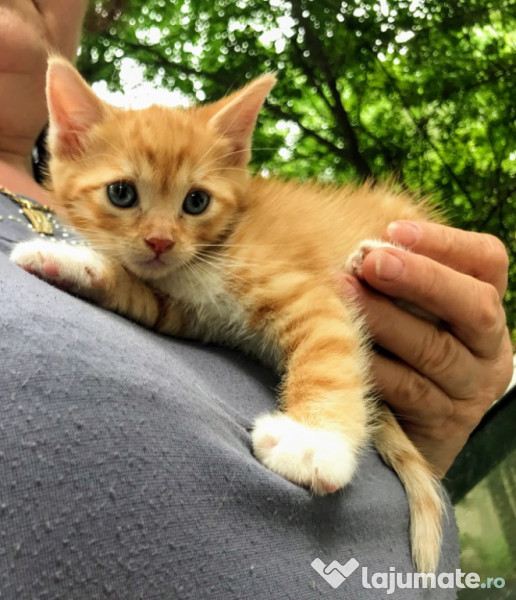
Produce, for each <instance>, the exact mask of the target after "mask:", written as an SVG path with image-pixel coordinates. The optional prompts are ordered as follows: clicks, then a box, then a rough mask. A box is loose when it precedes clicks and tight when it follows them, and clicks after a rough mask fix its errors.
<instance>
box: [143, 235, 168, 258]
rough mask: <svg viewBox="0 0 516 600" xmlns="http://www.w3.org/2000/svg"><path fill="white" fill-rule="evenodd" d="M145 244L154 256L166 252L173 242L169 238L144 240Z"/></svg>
mask: <svg viewBox="0 0 516 600" xmlns="http://www.w3.org/2000/svg"><path fill="white" fill-rule="evenodd" d="M145 243H146V244H147V246H149V248H152V250H154V252H155V253H156V254H158V255H159V254H163V252H165V251H166V250H168V249H169V248H171V247H172V246H173V245H174V240H171V239H170V238H155V237H151V238H145Z"/></svg>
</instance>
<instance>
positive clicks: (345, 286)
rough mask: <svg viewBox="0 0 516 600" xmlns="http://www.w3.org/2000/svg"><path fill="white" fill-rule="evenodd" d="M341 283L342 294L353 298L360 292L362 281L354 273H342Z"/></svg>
mask: <svg viewBox="0 0 516 600" xmlns="http://www.w3.org/2000/svg"><path fill="white" fill-rule="evenodd" d="M339 284H340V293H341V296H343V297H344V298H353V297H355V296H358V294H359V293H360V283H359V282H358V281H357V279H356V278H355V277H353V276H352V275H348V274H344V275H342V276H341V277H340V281H339Z"/></svg>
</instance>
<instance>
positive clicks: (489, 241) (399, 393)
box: [342, 221, 513, 476]
mask: <svg viewBox="0 0 516 600" xmlns="http://www.w3.org/2000/svg"><path fill="white" fill-rule="evenodd" d="M385 240H386V241H389V242H396V243H399V244H401V245H403V246H404V247H406V248H409V249H410V250H411V251H412V252H407V251H404V250H401V249H397V248H382V249H375V250H372V251H371V252H370V253H369V254H368V255H367V256H366V257H365V259H364V262H363V267H362V268H363V279H364V281H365V282H366V283H367V284H368V287H366V286H365V285H363V282H358V280H357V279H355V278H354V277H352V276H351V275H343V276H342V293H343V295H344V296H346V297H350V296H355V297H356V299H357V301H358V303H359V305H360V306H361V308H362V312H363V315H364V317H365V319H366V322H367V325H368V327H369V330H370V332H371V334H372V337H373V339H374V341H375V342H376V344H377V345H378V346H379V347H380V348H383V349H384V350H386V351H387V352H386V353H383V352H381V351H380V352H376V353H375V354H374V357H373V364H372V376H373V382H374V385H375V387H376V389H377V390H378V392H379V393H380V394H381V396H382V398H383V399H384V400H385V402H387V404H388V405H389V406H390V407H391V409H392V411H393V412H394V414H395V415H396V416H397V417H398V418H399V420H400V423H401V425H402V426H403V428H404V430H405V431H406V433H407V435H408V436H409V437H410V438H411V439H412V441H413V442H414V443H415V444H416V446H418V447H419V449H420V450H421V451H422V452H423V454H424V455H425V456H426V457H427V459H428V460H429V461H430V463H432V464H433V466H434V467H435V469H436V472H437V473H438V474H439V475H441V476H444V475H445V473H446V471H447V470H448V469H449V467H450V466H451V464H452V463H453V460H454V459H455V457H456V455H457V454H458V453H459V451H460V450H461V448H462V447H463V446H464V444H465V443H466V441H467V439H468V437H469V435H470V433H471V432H472V431H473V429H474V428H475V427H476V425H477V424H478V423H479V421H480V420H481V419H482V417H483V415H484V414H485V412H486V411H487V409H488V408H489V407H490V406H491V404H492V403H493V402H494V401H495V400H496V399H497V398H499V397H500V396H501V395H502V394H503V392H504V391H505V389H506V387H507V385H508V384H509V381H510V379H511V375H512V371H513V363H512V347H511V342H510V338H509V332H508V329H507V326H506V320H505V312H504V310H503V307H502V297H503V295H504V293H505V290H506V287H507V271H508V257H507V253H506V251H505V248H504V247H503V244H502V243H501V242H500V241H499V240H498V239H497V238H495V237H493V236H491V235H487V234H480V233H471V232H465V231H461V230H459V229H454V228H451V227H446V226H443V225H436V224H429V223H424V222H412V221H411V222H409V221H398V222H395V223H391V225H389V227H388V228H387V231H386V233H385ZM369 286H370V287H369ZM371 288H373V289H371ZM393 298H394V299H401V300H404V301H408V302H410V303H413V304H415V305H416V306H418V307H420V308H422V309H423V310H424V311H426V312H428V313H430V314H431V315H435V316H436V317H438V319H440V320H441V322H442V324H441V325H438V324H436V323H434V322H431V321H428V320H426V319H423V318H421V317H417V316H415V315H414V314H411V313H409V312H407V311H405V310H403V309H402V308H400V307H399V306H398V305H396V304H395V303H394V302H393V301H392V299H393Z"/></svg>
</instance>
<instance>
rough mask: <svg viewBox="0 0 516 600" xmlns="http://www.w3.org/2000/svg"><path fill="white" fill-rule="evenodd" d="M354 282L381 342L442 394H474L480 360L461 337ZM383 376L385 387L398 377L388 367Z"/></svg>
mask: <svg viewBox="0 0 516 600" xmlns="http://www.w3.org/2000/svg"><path fill="white" fill-rule="evenodd" d="M350 279H351V278H350V276H348V275H344V276H343V280H345V283H352V282H351V281H350ZM343 283H344V281H343ZM353 283H354V288H353V289H354V291H355V298H356V301H357V302H358V303H359V305H360V309H361V314H362V315H363V317H364V319H365V321H366V325H367V330H368V331H370V332H371V335H372V337H373V338H374V341H375V342H376V343H377V344H378V346H381V347H382V348H384V349H385V350H387V351H388V352H389V353H391V354H392V355H394V356H395V357H397V358H398V359H399V360H401V361H402V363H404V365H407V366H408V367H411V368H412V369H415V370H416V371H417V373H419V374H421V376H422V377H424V378H427V379H428V382H437V383H436V384H435V385H436V387H438V388H439V391H440V393H441V394H442V393H443V392H444V393H445V394H448V395H449V396H452V397H456V398H461V397H462V398H464V397H465V398H467V397H470V396H471V395H473V394H474V391H475V390H476V387H477V375H478V365H477V362H478V361H477V359H476V358H475V357H474V356H473V355H472V354H471V352H470V351H469V350H468V349H467V348H466V347H465V346H464V345H463V344H462V343H461V342H460V341H459V340H458V339H457V338H455V337H454V336H453V335H452V334H451V333H450V332H449V331H447V330H446V329H444V328H441V327H437V326H436V324H435V323H434V322H431V321H429V320H427V319H423V318H420V317H418V316H415V315H414V314H411V313H410V312H407V311H406V310H404V309H402V308H400V307H399V306H397V305H396V304H394V303H393V302H392V301H391V300H389V298H387V297H385V296H383V295H381V294H377V293H374V292H373V291H370V290H368V289H366V288H365V287H363V286H360V284H358V285H357V283H358V282H356V283H355V282H353ZM359 286H360V287H359ZM382 365H383V363H382ZM380 379H381V380H382V382H383V380H385V382H384V383H382V386H381V387H382V388H385V386H386V385H387V384H388V383H389V382H392V381H395V377H394V376H393V374H392V373H391V374H389V373H384V371H382V372H381V377H380ZM413 383H414V384H415V382H413ZM418 385H419V387H421V386H422V385H423V383H422V382H421V381H420V382H419V384H418ZM425 385H427V384H426V383H425ZM404 396H405V395H404ZM394 402H396V399H395V400H394ZM401 405H403V406H405V405H406V401H405V400H401ZM401 405H400V406H401ZM400 406H398V407H397V408H400Z"/></svg>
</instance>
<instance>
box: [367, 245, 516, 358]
mask: <svg viewBox="0 0 516 600" xmlns="http://www.w3.org/2000/svg"><path fill="white" fill-rule="evenodd" d="M362 270H363V277H364V279H365V281H367V283H368V284H369V285H370V286H372V287H373V288H374V289H375V290H377V291H379V292H381V293H383V294H386V295H387V296H391V297H393V298H399V299H402V300H405V301H408V302H410V303H412V304H414V305H416V306H418V307H420V308H422V309H424V310H425V311H427V312H428V313H430V314H431V315H435V316H437V317H438V318H440V319H441V320H443V321H444V322H446V323H447V324H448V326H449V328H450V331H451V332H452V333H453V334H454V335H455V336H456V337H457V338H458V339H459V340H460V341H462V342H463V343H464V344H465V345H466V346H467V348H469V349H470V350H471V351H472V352H473V353H474V354H475V355H477V356H479V357H491V356H493V355H495V354H496V353H497V352H498V350H499V347H500V344H501V341H502V338H503V336H504V334H505V330H506V325H505V312H504V310H503V307H502V304H501V301H500V297H499V294H498V291H497V289H496V288H495V287H494V286H493V285H492V284H490V283H486V282H484V281H480V280H478V279H475V278H474V277H471V276H469V275H465V274H463V273H460V272H458V271H456V270H454V269H452V268H450V267H447V266H445V265H442V264H440V263H438V262H436V261H435V260H432V259H430V258H427V257H426V256H422V255H418V254H414V253H411V252H407V251H404V250H401V249H398V248H379V249H374V250H372V251H371V252H370V253H369V254H368V255H367V256H366V257H365V258H364V261H363V265H362Z"/></svg>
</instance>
